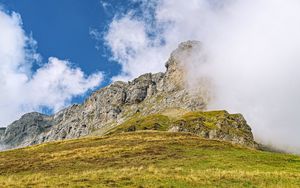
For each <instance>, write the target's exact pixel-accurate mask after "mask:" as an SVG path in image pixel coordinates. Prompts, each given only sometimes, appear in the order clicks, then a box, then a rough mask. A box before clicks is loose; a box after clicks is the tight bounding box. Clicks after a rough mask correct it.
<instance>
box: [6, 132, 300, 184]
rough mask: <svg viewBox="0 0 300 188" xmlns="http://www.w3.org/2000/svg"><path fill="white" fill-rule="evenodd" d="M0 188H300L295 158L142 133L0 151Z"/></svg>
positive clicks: (188, 136)
mask: <svg viewBox="0 0 300 188" xmlns="http://www.w3.org/2000/svg"><path fill="white" fill-rule="evenodd" d="M0 187H300V158H299V157H297V156H294V155H286V154H278V153H270V152H262V151H257V150H254V149H249V148H243V147H240V146H236V145H232V144H230V143H227V142H221V141H214V140H205V139H201V138H199V137H198V136H195V135H192V134H187V133H168V132H154V131H150V132H149V131H144V132H135V133H125V134H117V135H111V136H105V137H86V138H82V139H77V140H68V141H61V142H53V143H46V144H42V145H38V146H33V147H28V148H22V149H16V150H11V151H6V152H0Z"/></svg>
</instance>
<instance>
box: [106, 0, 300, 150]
mask: <svg viewBox="0 0 300 188" xmlns="http://www.w3.org/2000/svg"><path fill="white" fill-rule="evenodd" d="M135 1H138V0H135ZM140 2H143V3H142V5H143V6H142V9H143V12H146V13H145V14H144V15H139V16H134V10H131V11H130V12H129V13H127V14H126V13H123V14H121V15H119V16H116V18H115V19H114V20H113V22H112V24H111V25H110V29H109V30H108V32H107V36H108V37H106V40H107V44H108V47H110V49H111V50H112V54H114V59H116V60H117V61H118V62H119V63H120V64H121V66H122V70H123V72H122V73H121V74H120V75H121V76H122V75H127V77H126V79H131V78H133V77H134V76H136V75H139V74H141V73H145V72H146V71H163V64H164V62H165V60H166V59H167V58H168V57H169V54H170V52H171V51H172V50H173V49H175V48H176V46H177V45H178V44H179V43H180V42H183V41H187V40H198V41H201V42H202V45H203V46H202V48H201V50H200V51H195V53H194V55H192V56H190V57H188V59H189V60H186V62H185V64H186V67H187V69H188V72H189V74H188V75H189V77H188V80H189V82H188V87H189V88H193V87H198V86H199V84H197V83H198V80H199V78H203V77H206V78H210V80H211V81H212V82H211V83H212V87H211V89H212V90H211V91H212V93H211V98H212V99H211V102H210V104H209V109H211V110H212V109H226V110H228V111H229V112H231V113H242V114H243V115H244V116H245V118H246V119H247V121H248V123H249V125H250V126H251V127H252V129H253V133H254V136H255V139H256V140H257V141H259V142H262V143H264V144H270V145H275V146H276V147H279V148H281V149H285V150H286V151H290V152H298V151H300V149H299V148H300V137H299V133H300V116H299V115H298V113H299V112H298V108H299V106H300V99H299V97H300V53H299V52H300V1H298V0H224V1H221V0H220V1H218V0H190V1H188V2H187V1H183V0H174V1H169V0H159V1H140ZM149 7H150V8H149ZM153 7H155V8H153ZM151 10H154V11H153V12H151ZM124 22H126V23H127V24H125V25H126V26H124ZM129 23H131V24H129ZM130 25H134V26H135V28H134V29H132V32H134V35H135V36H142V37H140V39H141V40H139V38H134V40H131V38H132V37H127V35H126V33H124V32H121V31H124V30H125V31H127V30H131V27H130ZM136 27H138V28H139V27H140V29H137V28H136ZM109 36H114V37H109ZM137 40H138V41H137ZM161 41H163V43H162V42H161ZM133 44H135V45H133ZM136 44H139V45H138V46H136ZM198 50H199V49H198ZM127 51H130V52H131V53H127ZM123 52H126V53H125V54H124V53H123ZM199 54H200V56H201V57H200V58H199ZM202 56H203V57H205V58H202ZM151 57H153V58H151ZM185 58H187V57H185ZM141 66H142V67H151V69H148V70H145V69H142V68H139V67H141ZM128 67H135V68H134V69H131V68H128ZM298 153H299V152H298Z"/></svg>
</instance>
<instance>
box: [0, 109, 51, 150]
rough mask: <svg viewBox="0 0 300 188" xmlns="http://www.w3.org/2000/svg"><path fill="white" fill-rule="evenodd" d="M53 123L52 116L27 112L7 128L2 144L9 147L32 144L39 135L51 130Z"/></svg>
mask: <svg viewBox="0 0 300 188" xmlns="http://www.w3.org/2000/svg"><path fill="white" fill-rule="evenodd" d="M53 124H54V123H53V118H52V117H51V116H47V115H43V114H40V113H37V112H33V113H29V114H25V115H23V116H22V117H21V118H20V119H19V120H18V121H15V122H13V123H12V124H10V125H9V126H8V127H7V128H6V129H5V131H4V133H3V134H2V136H1V142H0V144H1V145H3V146H4V147H7V148H11V147H22V146H28V145H32V144H34V140H35V139H36V138H37V136H38V135H40V134H41V133H43V132H44V131H47V130H49V129H50V128H51V127H52V126H53ZM2 132H3V131H2Z"/></svg>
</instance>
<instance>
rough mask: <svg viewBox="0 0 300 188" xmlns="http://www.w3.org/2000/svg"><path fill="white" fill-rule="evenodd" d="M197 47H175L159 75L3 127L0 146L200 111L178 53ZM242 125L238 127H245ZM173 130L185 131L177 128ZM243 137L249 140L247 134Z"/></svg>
mask: <svg viewBox="0 0 300 188" xmlns="http://www.w3.org/2000/svg"><path fill="white" fill-rule="evenodd" d="M199 46H201V43H199V42H195V41H188V42H185V43H182V44H180V45H179V47H178V49H176V50H175V51H174V52H173V53H172V54H171V57H170V58H169V60H168V61H167V63H166V68H167V70H166V72H165V73H156V74H151V73H149V74H144V75H142V76H140V77H138V78H136V79H134V80H133V81H131V82H128V83H125V82H120V81H119V82H115V83H113V84H111V85H109V86H107V87H105V88H103V89H100V90H98V91H96V92H95V93H93V94H92V95H91V96H90V97H89V98H88V99H87V100H86V101H85V102H84V103H83V104H80V105H73V106H71V107H69V108H66V109H64V110H62V111H60V112H58V113H56V114H54V115H53V116H45V115H42V114H38V113H30V114H26V115H24V116H23V117H22V118H21V119H20V120H18V121H15V122H14V123H12V124H11V125H9V126H8V127H7V129H6V130H5V133H4V135H3V136H2V139H1V143H4V144H5V145H7V146H8V147H18V146H26V145H32V144H37V143H43V142H48V141H53V140H62V139H70V138H78V137H81V136H85V135H88V134H92V133H97V135H104V134H106V133H107V132H108V131H110V130H112V129H114V128H115V127H117V126H118V125H120V124H122V123H124V122H125V121H126V120H128V119H130V118H131V117H132V116H135V115H136V114H139V116H147V115H150V114H159V113H162V112H166V111H168V109H182V110H184V111H201V110H205V108H206V105H207V103H208V102H209V98H208V97H207V96H206V95H204V94H203V93H205V92H203V91H205V88H204V87H202V89H201V90H199V91H197V92H194V91H193V92H191V91H190V90H187V89H185V88H186V87H185V86H186V80H185V79H186V71H185V70H184V66H183V64H182V63H183V62H182V61H183V60H184V59H182V57H183V56H182V54H185V56H187V55H188V54H189V52H190V51H191V50H192V49H193V48H199ZM200 88H201V87H200ZM243 122H244V124H243V126H246V127H247V129H250V128H249V126H248V125H247V124H246V122H245V121H244V120H243ZM178 130H185V129H184V128H183V127H182V126H179V128H178ZM187 131H188V130H187ZM249 134H251V136H252V133H251V131H250V133H249ZM252 138H253V137H252Z"/></svg>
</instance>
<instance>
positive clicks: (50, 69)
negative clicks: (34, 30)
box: [0, 9, 103, 126]
mask: <svg viewBox="0 0 300 188" xmlns="http://www.w3.org/2000/svg"><path fill="white" fill-rule="evenodd" d="M0 28H1V29H0V126H6V125H8V124H9V123H10V122H12V121H13V120H16V119H17V118H18V117H19V116H20V115H22V114H24V113H26V112H30V111H42V109H44V108H47V109H50V110H53V111H57V110H60V109H61V108H63V107H65V106H66V105H68V104H69V103H70V102H71V100H72V98H73V97H74V96H79V95H83V94H84V93H85V92H86V91H88V90H89V89H93V88H95V87H96V86H98V85H99V84H100V82H101V81H102V77H103V76H102V73H101V72H97V73H95V74H92V75H89V76H87V75H85V74H84V72H83V71H82V70H81V69H80V68H78V67H74V66H72V64H71V63H70V62H68V61H63V60H59V59H57V58H55V57H51V58H49V61H48V63H46V64H43V63H42V62H41V56H40V55H39V54H37V53H36V44H37V42H36V41H35V40H34V39H33V38H32V37H30V36H27V35H26V33H25V32H24V30H23V28H22V20H21V16H20V15H19V14H17V13H15V12H12V13H8V12H5V10H3V9H0ZM35 62H38V64H39V65H40V67H39V68H38V69H37V70H33V69H32V66H33V63H35Z"/></svg>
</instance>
